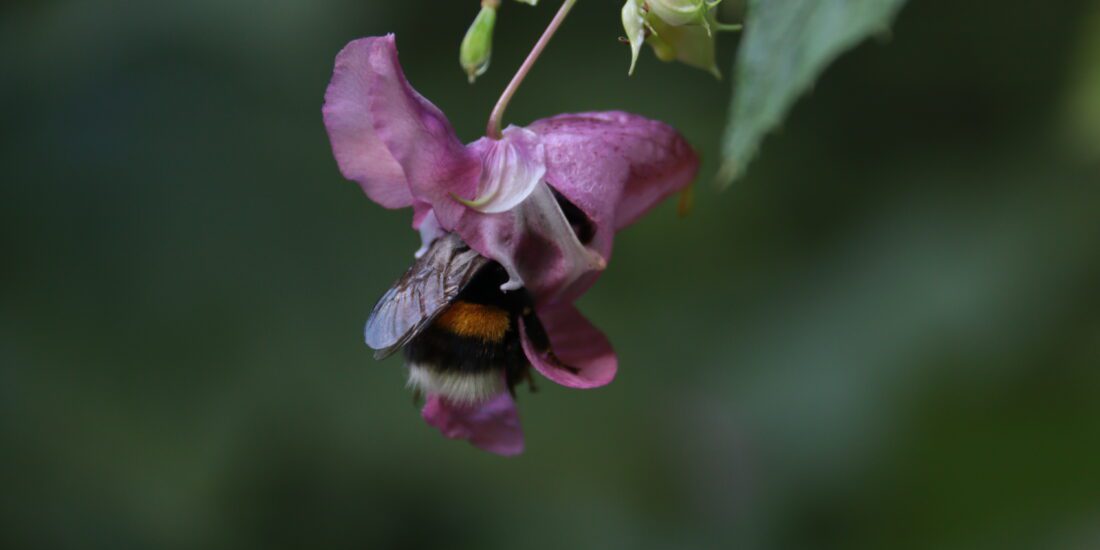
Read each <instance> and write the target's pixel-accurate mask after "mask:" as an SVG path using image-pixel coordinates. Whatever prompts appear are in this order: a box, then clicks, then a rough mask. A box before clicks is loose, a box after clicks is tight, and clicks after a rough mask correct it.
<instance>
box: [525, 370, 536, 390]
mask: <svg viewBox="0 0 1100 550" xmlns="http://www.w3.org/2000/svg"><path fill="white" fill-rule="evenodd" d="M523 378H524V380H526V381H527V388H528V389H529V390H530V391H531V393H538V391H539V388H538V386H536V385H535V377H534V376H532V375H531V369H526V370H524V371H523Z"/></svg>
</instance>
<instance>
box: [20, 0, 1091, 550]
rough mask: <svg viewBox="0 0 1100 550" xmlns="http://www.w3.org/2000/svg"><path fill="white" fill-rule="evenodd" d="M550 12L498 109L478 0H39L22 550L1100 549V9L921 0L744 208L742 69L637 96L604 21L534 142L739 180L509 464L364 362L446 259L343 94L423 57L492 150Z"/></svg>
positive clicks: (538, 79) (543, 108)
mask: <svg viewBox="0 0 1100 550" xmlns="http://www.w3.org/2000/svg"><path fill="white" fill-rule="evenodd" d="M542 4H543V5H541V6H539V7H538V8H529V7H526V6H522V5H519V4H515V3H511V2H509V3H506V4H505V5H504V6H503V9H502V11H501V14H500V21H499V25H498V29H497V35H496V42H495V44H496V47H495V54H494V56H495V57H494V59H493V65H492V67H491V68H490V71H489V73H488V74H487V75H486V76H484V77H483V78H482V79H480V80H479V81H478V82H477V84H476V85H474V86H469V85H467V83H466V81H465V77H464V75H463V73H462V71H461V69H460V68H459V67H458V63H457V55H458V54H457V47H458V43H459V41H460V40H461V38H462V35H463V33H464V31H465V27H466V25H467V24H468V22H469V21H470V20H471V19H472V18H473V16H474V14H475V13H476V11H477V1H476V0H462V1H447V2H441V1H434V0H416V1H412V0H410V1H405V2H381V1H375V0H370V1H367V0H311V1H308V2H307V1H303V0H299V1H283V0H265V1H260V0H236V1H228V2H227V1H215V0H192V1H187V2H184V1H175V2H173V1H162V2H124V1H119V0H24V1H15V2H8V3H5V4H4V7H2V8H0V100H2V101H0V121H2V124H0V127H2V129H3V132H2V134H0V140H2V141H0V144H2V146H0V170H2V171H3V183H2V186H0V228H2V230H0V243H2V245H3V251H4V261H3V267H2V269H0V365H2V366H0V444H2V448H3V451H2V452H0V467H2V472H3V476H4V477H3V479H2V482H3V483H2V487H3V491H2V495H3V496H2V497H0V506H2V514H0V544H2V545H3V546H4V547H6V548H112V549H117V548H272V547H315V548H340V547H348V548H372V549H373V548H454V549H466V548H471V549H495V548H533V549H557V548H677V549H680V548H715V547H728V548H761V549H772V548H778V549H786V548H791V549H807V548H867V549H872V548H876V549H877V548H887V547H889V548H1067V549H1069V548H1098V547H1100V398H1098V395H1100V369H1098V367H1100V41H1098V40H1097V36H1100V5H1098V4H1097V3H1096V2H1079V1H1073V0H1064V1H1059V2H1047V3H1033V2H1024V1H1022V0H1012V1H998V2H993V1H974V2H933V1H927V0H924V1H922V0H914V1H912V2H911V3H910V4H909V5H908V6H907V7H906V8H905V9H904V10H903V11H902V13H901V16H900V17H899V19H898V21H897V24H896V26H895V28H894V31H893V32H892V33H891V35H890V36H887V37H881V38H879V39H877V40H872V41H870V42H868V43H866V44H863V45H862V46H860V47H859V48H858V49H856V50H855V51H854V52H852V53H851V54H849V55H847V56H845V57H843V58H842V59H841V60H840V61H839V62H838V63H837V64H836V65H834V66H833V67H832V68H831V69H830V70H829V71H828V72H827V73H826V74H825V77H824V78H823V79H822V80H820V81H819V82H818V83H817V85H816V87H815V89H814V90H813V93H812V94H811V95H810V96H808V97H807V98H805V99H804V100H803V101H801V102H800V103H799V104H798V106H797V107H796V108H795V109H794V111H793V112H792V113H791V116H790V117H789V119H788V122H787V123H786V124H785V126H784V128H783V130H782V132H780V133H779V134H777V135H775V136H773V137H771V138H770V139H769V140H768V141H767V142H766V143H765V145H764V149H763V154H762V156H761V157H760V158H759V159H758V161H757V162H756V163H754V164H753V165H752V167H751V168H750V171H749V174H748V177H747V178H745V179H744V180H741V181H739V182H738V183H737V184H736V185H735V186H734V187H732V188H731V189H730V190H729V191H728V192H724V193H717V192H715V191H714V190H713V188H712V186H711V185H710V184H709V183H710V178H711V176H712V175H713V173H714V170H715V167H716V162H715V159H716V156H717V151H718V146H719V137H720V135H721V131H722V128H723V123H724V113H725V108H726V105H727V101H728V94H729V88H730V86H731V83H730V82H729V81H728V80H726V81H722V82H718V81H715V80H714V79H713V78H711V77H710V76H708V75H707V74H705V73H703V72H702V71H695V70H692V69H689V68H686V67H683V66H679V65H667V64H663V63H660V62H658V61H656V60H655V59H654V58H653V56H652V54H651V53H650V52H648V51H646V52H643V55H642V58H641V61H640V64H639V68H638V71H637V73H636V75H635V76H634V77H632V78H629V79H628V78H627V77H626V69H627V64H628V52H627V49H626V47H625V46H623V45H621V44H619V43H617V42H616V38H617V37H618V36H619V35H620V34H622V31H621V29H620V27H619V7H620V5H621V4H620V3H619V2H611V1H607V0H601V1H596V0H592V1H582V2H580V3H579V4H578V6H577V8H576V9H575V10H574V13H573V14H572V15H571V16H570V19H569V20H568V21H567V22H566V25H565V27H564V30H563V32H562V34H559V35H558V37H557V38H556V39H555V41H554V42H553V43H552V44H551V46H550V48H549V49H548V51H547V54H546V55H545V56H544V58H543V59H542V60H541V61H540V63H539V64H538V65H537V66H536V69H535V71H534V72H533V73H532V74H531V76H530V78H529V79H528V81H527V82H526V84H525V86H524V87H523V88H522V89H521V91H520V93H519V95H518V96H517V99H516V100H515V102H514V103H513V104H512V107H511V108H510V110H509V119H510V121H511V122H515V123H520V124H523V123H526V122H529V121H531V120H534V119H536V118H539V117H543V116H549V115H552V114H555V113H559V112H566V111H579V110H595V109H615V108H618V109H626V110H630V111H635V112H638V113H642V114H645V115H648V116H651V117H653V118H658V119H661V120H665V121H667V122H669V123H671V124H673V125H675V126H676V127H678V128H679V129H681V130H682V131H683V133H684V134H685V135H686V136H687V137H688V139H689V140H690V141H691V142H692V143H693V144H694V145H695V147H696V148H697V149H698V150H699V151H700V152H701V154H702V156H703V157H704V159H705V162H704V168H703V172H702V175H701V178H700V181H699V184H698V186H697V190H696V197H697V200H696V208H695V211H694V212H693V213H692V215H691V216H689V217H687V218H686V219H683V220H681V219H678V218H677V216H676V214H675V205H674V204H672V203H674V202H675V201H671V202H670V203H669V204H665V205H663V206H662V207H661V208H659V209H657V210H656V211H655V212H653V213H652V214H651V215H650V216H649V217H647V218H646V219H645V220H643V221H642V222H641V223H639V224H638V225H636V226H634V227H632V228H630V229H629V230H627V231H626V232H624V233H623V234H622V235H621V236H620V237H619V239H618V241H617V243H616V252H615V257H614V260H613V261H612V263H611V266H610V268H609V269H608V271H607V273H606V275H605V276H604V277H603V278H602V279H601V281H600V282H599V283H598V284H597V285H596V286H595V287H594V289H593V290H592V291H591V292H590V293H589V294H588V295H587V296H586V297H585V298H584V299H583V300H582V302H581V307H582V309H583V310H584V311H585V312H586V313H587V314H588V316H589V317H591V318H592V319H593V320H594V321H595V322H596V323H597V324H598V325H599V326H600V327H602V328H603V329H604V330H605V331H606V332H607V333H608V335H609V336H610V338H611V340H612V341H613V342H614V344H615V345H616V348H617V350H618V352H619V356H620V358H621V368H620V373H619V376H618V378H617V379H616V380H615V382H614V383H613V384H612V385H610V386H609V387H606V388H603V389H599V390H593V391H575V390H566V389H562V388H557V387H553V386H552V384H551V383H549V382H543V383H542V384H541V388H540V391H539V393H537V394H534V395H528V394H526V393H523V394H521V396H520V408H521V414H522V417H523V422H524V427H525V429H526V433H527V453H526V454H525V455H523V456H522V457H519V458H516V459H502V458H499V457H496V456H492V455H488V454H485V453H482V452H479V451H477V450H475V449H474V448H472V447H470V446H469V445H467V444H466V443H463V442H454V441H448V440H445V439H443V438H442V437H440V436H439V434H438V433H436V432H435V431H434V430H433V429H431V428H429V427H427V426H426V425H425V424H424V423H423V422H422V421H421V419H420V418H419V415H418V414H417V411H416V409H415V408H414V407H413V406H412V404H411V403H410V401H411V398H410V395H409V393H408V392H407V391H406V390H405V389H404V388H403V385H404V375H403V371H402V368H401V366H400V361H399V360H398V359H390V360H387V361H385V362H382V363H376V362H375V361H373V360H372V358H371V354H370V352H369V350H368V349H367V348H366V347H365V346H364V345H363V343H362V333H361V330H362V326H363V323H364V321H365V319H366V316H367V313H368V312H369V310H370V308H371V307H372V306H373V304H374V301H375V300H376V299H377V298H378V296H380V295H381V293H382V292H383V291H384V290H385V289H386V288H387V287H388V285H389V284H390V283H391V282H392V280H393V279H394V278H396V277H397V276H398V275H399V274H400V273H401V272H402V271H403V270H404V269H405V267H406V266H407V265H408V264H409V261H410V259H411V253H412V251H413V250H414V249H415V247H416V246H417V244H418V238H417V236H416V234H415V233H414V232H413V231H410V230H409V229H408V223H409V214H408V213H407V212H391V211H385V210H383V209H381V208H379V207H377V206H376V205H374V204H372V203H370V202H369V201H368V200H367V199H366V198H365V197H364V196H363V195H362V192H361V191H360V190H359V188H358V187H357V186H356V185H355V184H353V183H349V182H347V181H344V180H343V179H342V178H341V177H340V175H339V173H338V172H337V169H336V164H335V162H334V161H333V159H332V157H331V152H330V150H329V145H328V141H327V137H326V135H325V132H324V129H323V127H322V124H321V113H320V108H321V102H322V96H323V93H324V89H325V86H326V84H327V81H328V78H329V76H330V74H331V70H332V61H333V57H334V56H335V54H336V53H337V52H338V51H339V50H340V48H341V47H342V46H343V45H344V44H345V43H346V42H348V41H349V40H351V39H353V38H356V37H359V36H365V35H376V34H382V33H386V32H396V33H397V37H398V46H399V48H400V50H401V61H402V63H403V65H404V68H405V71H406V73H407V75H408V77H409V79H410V80H411V82H412V83H413V85H414V86H416V87H417V88H418V89H419V90H420V92H421V93H422V94H424V95H425V96H426V97H428V98H430V99H431V100H432V101H433V102H435V103H436V104H437V105H438V106H439V107H440V108H442V109H443V110H444V111H445V112H446V113H447V114H448V116H449V117H450V118H451V120H452V122H453V123H454V125H455V127H456V129H457V130H458V132H459V134H460V136H462V137H463V139H466V140H473V139H475V138H477V137H479V136H480V135H481V132H482V128H483V127H484V123H485V119H486V118H487V116H488V112H489V110H490V109H491V107H492V104H493V102H494V101H495V99H496V96H497V94H498V93H499V92H500V90H501V89H502V88H503V86H504V84H505V83H506V82H507V80H508V79H509V78H510V76H511V73H512V71H513V70H514V69H515V67H517V66H518V64H519V62H520V60H521V59H522V57H523V56H524V55H525V54H526V52H527V50H528V49H529V47H530V45H531V44H533V42H534V40H535V39H536V38H537V36H538V34H539V33H540V32H541V29H542V27H543V26H544V25H545V23H546V22H547V21H548V20H549V18H550V17H551V14H552V11H553V10H554V9H555V8H556V3H555V2H551V1H548V0H544V1H543V3H542ZM736 41H737V37H736V36H733V35H723V36H722V41H721V42H720V46H719V47H720V49H721V53H720V55H721V59H722V61H721V63H720V66H722V67H724V68H725V72H726V74H729V73H730V71H729V67H730V63H731V59H732V55H733V52H734V50H735V48H736Z"/></svg>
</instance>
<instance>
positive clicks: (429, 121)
mask: <svg viewBox="0 0 1100 550" xmlns="http://www.w3.org/2000/svg"><path fill="white" fill-rule="evenodd" d="M362 41H370V44H371V48H370V50H369V55H368V56H367V64H368V67H369V70H368V76H367V77H366V82H367V84H366V86H367V90H368V93H367V98H368V99H367V107H368V109H369V112H370V118H371V121H372V122H373V125H374V132H375V134H376V135H377V136H378V140H379V141H380V142H382V143H383V144H385V146H386V149H387V150H388V151H389V153H390V155H392V157H393V159H394V160H395V161H397V163H398V164H399V165H400V166H401V168H402V170H403V171H404V174H405V179H406V181H407V182H408V185H409V189H410V191H411V193H412V196H413V197H415V198H416V199H418V200H421V201H424V202H428V203H431V204H432V206H433V208H434V209H435V213H436V216H437V217H438V218H439V220H440V222H442V224H443V226H444V227H449V226H451V225H452V224H453V220H454V219H455V218H456V217H457V216H459V215H461V212H462V210H463V209H464V208H465V207H463V206H462V205H461V204H460V203H458V202H457V201H455V200H453V199H452V197H453V196H459V197H465V198H472V197H473V195H474V194H475V193H476V191H477V184H478V179H479V177H480V175H481V158H480V157H479V156H478V155H477V154H476V153H475V152H473V151H468V150H467V149H466V147H465V146H464V145H463V144H462V142H461V141H459V140H458V136H456V135H455V132H454V129H452V128H451V123H450V122H449V121H448V120H447V117H446V116H444V115H443V112H442V111H440V110H439V108H437V107H436V106H435V105H432V103H431V102H430V101H428V100H427V99H424V97H422V96H421V95H420V94H419V93H417V92H416V90H414V89H413V88H412V86H410V85H409V82H408V81H407V80H406V79H405V74H404V72H402V70H401V65H400V64H399V63H398V60H397V46H396V44H395V42H394V38H393V35H392V34H391V35H386V36H384V37H381V38H365V39H362V40H358V41H356V42H362ZM354 43H355V42H353V44H354Z"/></svg>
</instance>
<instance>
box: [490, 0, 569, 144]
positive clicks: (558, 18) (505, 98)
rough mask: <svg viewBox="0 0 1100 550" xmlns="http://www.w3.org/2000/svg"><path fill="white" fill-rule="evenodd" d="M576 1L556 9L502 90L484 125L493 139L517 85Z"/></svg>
mask: <svg viewBox="0 0 1100 550" xmlns="http://www.w3.org/2000/svg"><path fill="white" fill-rule="evenodd" d="M576 3H577V0H565V1H564V2H562V4H561V7H560V8H558V13H557V14H556V15H554V19H553V20H551V21H550V25H549V26H547V27H546V30H545V31H543V33H542V36H541V37H539V41H538V42H535V47H534V48H532V49H531V53H529V54H527V59H525V60H523V65H520V66H519V70H518V71H516V75H515V76H513V77H512V81H511V82H509V83H508V87H506V88H504V93H502V94H501V95H500V99H498V100H497V104H496V106H495V107H493V112H492V114H490V115H489V124H488V125H486V128H485V133H486V135H488V136H489V137H491V138H493V139H500V138H501V132H500V123H501V121H502V120H503V119H504V110H505V109H506V108H508V103H509V102H510V101H512V96H514V95H516V90H518V89H519V85H520V84H522V83H523V79H524V78H525V77H526V76H527V73H528V72H530V71H531V67H533V66H534V65H535V61H537V60H538V58H539V56H540V55H542V50H544V49H546V45H547V44H549V43H550V39H551V38H552V37H553V36H554V33H555V32H557V30H558V27H560V26H561V23H562V21H565V16H566V15H569V10H570V9H572V8H573V4H576Z"/></svg>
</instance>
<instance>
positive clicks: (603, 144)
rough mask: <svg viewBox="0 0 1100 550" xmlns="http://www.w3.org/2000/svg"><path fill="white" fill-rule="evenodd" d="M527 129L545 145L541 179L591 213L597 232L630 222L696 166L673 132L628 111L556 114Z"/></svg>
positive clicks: (687, 147)
mask: <svg viewBox="0 0 1100 550" xmlns="http://www.w3.org/2000/svg"><path fill="white" fill-rule="evenodd" d="M528 129H530V130H533V131H534V132H535V133H537V134H539V136H540V137H541V138H542V141H543V144H544V145H545V147H546V164H547V172H546V180H547V181H548V182H549V183H550V185H551V186H553V187H554V188H555V189H557V190H558V191H559V192H560V193H561V194H562V195H564V196H565V197H566V198H568V199H569V200H570V201H572V202H573V204H575V205H577V207H579V208H580V209H581V210H583V211H584V212H585V213H586V214H588V216H589V217H590V218H592V221H593V222H594V223H595V224H596V225H597V232H599V231H601V230H602V231H604V232H614V231H618V230H620V229H622V228H623V227H625V226H627V225H630V224H631V223H633V222H634V221H635V220H637V219H638V218H639V217H641V216H642V214H644V213H645V212H646V211H648V210H649V209H650V208H653V207H654V206H655V205H656V204H657V203H659V202H660V201H661V200H663V199H664V198H666V197H668V196H669V195H671V194H673V193H675V192H676V191H679V190H681V189H683V188H684V187H687V186H688V185H689V184H690V183H691V181H692V180H693V179H695V174H696V172H697V171H698V170H699V157H698V156H697V155H696V154H695V151H693V150H692V148H691V146H690V145H689V144H688V143H687V140H685V139H684V138H683V136H681V135H680V134H679V132H677V131H676V130H675V129H674V128H672V127H671V126H669V125H667V124H664V123H663V122H658V121H655V120H650V119H647V118H645V117H641V116H638V115H634V114H631V113H625V112H622V111H605V112H593V113H578V114H567V115H558V116H555V117H550V118H544V119H542V120H538V121H535V122H534V123H532V124H531V125H530V126H528ZM597 240H598V237H597ZM601 252H602V251H601Z"/></svg>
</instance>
